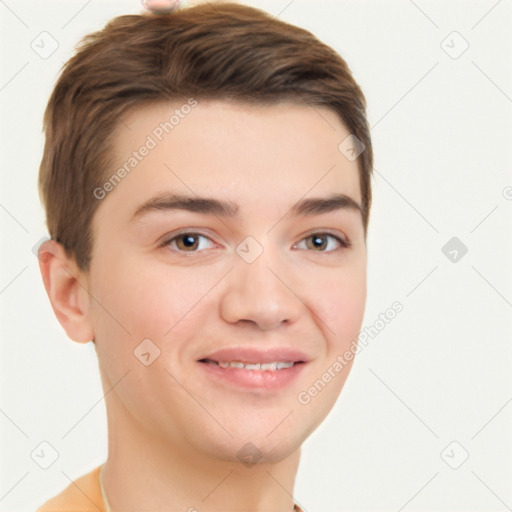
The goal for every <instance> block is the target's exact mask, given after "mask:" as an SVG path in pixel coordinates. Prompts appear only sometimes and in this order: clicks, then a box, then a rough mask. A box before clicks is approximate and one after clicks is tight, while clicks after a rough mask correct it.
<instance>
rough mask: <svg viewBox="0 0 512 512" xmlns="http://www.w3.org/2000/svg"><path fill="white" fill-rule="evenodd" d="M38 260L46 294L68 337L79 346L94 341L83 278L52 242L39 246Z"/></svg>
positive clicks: (62, 249)
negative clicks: (78, 343)
mask: <svg viewBox="0 0 512 512" xmlns="http://www.w3.org/2000/svg"><path fill="white" fill-rule="evenodd" d="M38 259H39V268H40V270H41V275H42V277H43V282H44V287H45V289H46V293H47V294H48V298H49V299H50V302H51V305H52V308H53V311H54V313H55V316H56V317H57V320H58V321H59V323H60V325H62V327H63V328H64V330H65V331H66V334H67V335H68V337H69V338H71V339H72V340H73V341H77V342H80V343H87V342H88V341H94V331H93V329H92V325H91V321H90V318H89V302H90V298H89V293H88V291H87V276H86V274H85V273H83V272H82V271H81V270H80V269H79V268H78V266H77V264H76V262H75V260H74V259H72V258H70V257H68V255H67V254H66V251H65V249H64V247H63V246H62V245H61V244H60V243H58V242H56V241H55V240H46V241H45V242H43V243H42V244H41V246H40V247H39V251H38Z"/></svg>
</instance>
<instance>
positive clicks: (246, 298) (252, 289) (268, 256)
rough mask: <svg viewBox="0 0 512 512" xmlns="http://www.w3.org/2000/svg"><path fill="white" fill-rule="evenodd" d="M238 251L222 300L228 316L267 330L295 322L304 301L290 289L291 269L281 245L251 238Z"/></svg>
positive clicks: (223, 308)
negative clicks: (285, 260) (282, 252)
mask: <svg viewBox="0 0 512 512" xmlns="http://www.w3.org/2000/svg"><path fill="white" fill-rule="evenodd" d="M236 252H237V257H236V258H235V265H234V266H235V268H234V269H233V271H232V272H230V275H229V277H228V280H229V284H228V286H227V288H226V289H225V293H224V296H223V299H222V303H221V314H222V315H223V317H224V319H225V320H226V321H228V322H231V323H236V322H238V321H241V320H242V321H251V322H253V323H255V324H257V325H258V326H259V327H260V328H261V329H265V330H267V329H272V328H276V327H278V326H279V325H280V324H282V323H284V322H288V323H291V322H293V321H295V319H296V318H297V317H298V315H299V312H300V307H301V301H300V300H299V298H298V297H297V296H296V295H295V294H294V293H293V292H292V291H291V290H290V283H287V281H288V280H289V276H290V272H285V269H286V267H285V262H284V259H283V258H284V257H283V254H281V253H280V251H279V250H278V248H277V247H272V246H271V245H270V243H268V244H265V245H263V244H262V243H260V242H258V241H257V240H256V239H254V238H253V237H247V238H246V239H245V240H243V241H242V242H241V243H240V244H239V245H238V247H237V249H236Z"/></svg>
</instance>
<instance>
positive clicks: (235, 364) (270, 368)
mask: <svg viewBox="0 0 512 512" xmlns="http://www.w3.org/2000/svg"><path fill="white" fill-rule="evenodd" d="M199 362H200V363H205V364H209V365H212V366H218V367H220V368H238V369H242V370H247V371H264V372H275V371H281V370H285V369H288V368H292V367H293V366H295V365H299V364H304V363H305V361H271V362H268V363H262V362H246V361H215V360H214V359H208V358H204V359H200V360H199Z"/></svg>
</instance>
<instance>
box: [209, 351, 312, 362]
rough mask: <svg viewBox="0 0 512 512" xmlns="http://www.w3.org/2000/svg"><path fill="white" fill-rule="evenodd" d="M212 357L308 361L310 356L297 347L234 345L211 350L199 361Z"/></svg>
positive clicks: (241, 360)
mask: <svg viewBox="0 0 512 512" xmlns="http://www.w3.org/2000/svg"><path fill="white" fill-rule="evenodd" d="M204 359H210V360H211V361H215V362H217V363H218V362H219V361H240V362H241V363H272V362H275V361H277V362H288V361H292V362H294V363H299V362H302V363H306V362H307V361H308V356H307V355H306V354H304V352H301V351H300V350H297V349H295V348H291V347H290V348H289V347H276V348H267V349H256V348H249V347H244V348H241V347H233V348H223V349H220V350H216V351H215V352H211V353H210V354H208V355H206V356H204V357H202V358H201V359H199V361H202V360H204Z"/></svg>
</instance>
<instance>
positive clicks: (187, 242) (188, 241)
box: [182, 235, 196, 247]
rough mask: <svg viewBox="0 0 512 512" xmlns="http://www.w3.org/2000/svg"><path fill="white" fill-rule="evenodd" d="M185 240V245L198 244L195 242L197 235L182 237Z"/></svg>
mask: <svg viewBox="0 0 512 512" xmlns="http://www.w3.org/2000/svg"><path fill="white" fill-rule="evenodd" d="M182 240H183V242H184V245H185V246H186V247H193V246H194V245H196V243H195V241H194V240H195V237H194V236H190V235H186V236H184V237H183V238H182Z"/></svg>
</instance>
